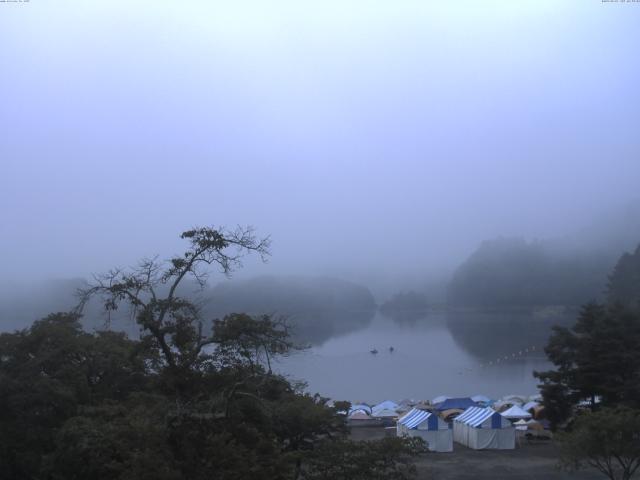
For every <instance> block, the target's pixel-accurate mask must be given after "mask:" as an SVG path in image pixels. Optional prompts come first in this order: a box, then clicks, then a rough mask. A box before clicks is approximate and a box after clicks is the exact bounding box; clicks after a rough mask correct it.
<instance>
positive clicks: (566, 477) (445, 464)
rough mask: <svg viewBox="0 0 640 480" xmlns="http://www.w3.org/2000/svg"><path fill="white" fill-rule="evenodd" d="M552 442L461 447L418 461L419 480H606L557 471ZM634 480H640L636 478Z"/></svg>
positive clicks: (369, 435)
mask: <svg viewBox="0 0 640 480" xmlns="http://www.w3.org/2000/svg"><path fill="white" fill-rule="evenodd" d="M385 435H388V436H390V435H393V436H395V429H387V430H385V429H382V428H353V429H352V430H351V438H352V439H353V440H373V439H377V438H383V437H384V436H385ZM557 465H558V451H557V448H556V446H555V445H554V444H553V442H551V441H548V442H546V441H542V442H540V441H538V442H534V443H531V444H527V443H523V444H522V445H521V446H518V447H516V449H515V450H472V449H470V448H467V447H464V446H462V445H460V444H458V443H454V444H453V452H451V453H428V454H425V455H422V456H420V457H419V458H418V460H417V461H416V466H417V468H418V479H420V480H427V479H428V480H506V479H515V480H577V479H580V480H583V479H584V480H603V479H605V477H603V475H602V474H601V473H599V472H597V471H596V470H583V471H580V472H575V473H568V472H564V471H562V470H560V469H559V468H558V466H557ZM634 478H639V479H640V476H636V477H634Z"/></svg>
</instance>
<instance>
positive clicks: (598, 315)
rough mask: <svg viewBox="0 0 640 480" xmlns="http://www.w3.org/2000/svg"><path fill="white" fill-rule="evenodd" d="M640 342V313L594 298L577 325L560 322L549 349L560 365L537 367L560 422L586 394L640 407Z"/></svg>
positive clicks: (605, 403) (588, 397)
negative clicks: (569, 325)
mask: <svg viewBox="0 0 640 480" xmlns="http://www.w3.org/2000/svg"><path fill="white" fill-rule="evenodd" d="M639 342H640V315H639V314H638V313H635V312H630V311H627V310H624V309H622V308H619V307H605V306H602V305H598V304H589V305H586V306H585V307H583V309H582V311H581V313H580V315H579V317H578V320H577V322H576V324H575V325H574V326H573V327H572V328H564V327H555V328H554V333H553V334H552V336H551V337H550V339H549V343H548V345H547V347H546V348H545V352H546V353H547V356H548V357H549V359H550V360H551V361H552V362H553V363H554V364H555V366H556V370H551V371H547V372H535V373H534V375H535V376H536V377H537V378H539V379H540V380H541V381H542V384H541V387H540V388H541V392H542V395H543V398H544V405H545V410H546V411H547V414H548V415H549V419H550V420H551V421H552V423H553V424H554V426H555V425H557V424H558V423H560V422H562V421H563V420H565V419H567V418H568V417H569V416H570V414H571V412H572V410H573V406H575V405H576V404H577V403H579V402H580V401H582V400H589V401H590V405H591V408H592V409H595V408H596V397H599V398H600V400H601V404H602V405H603V406H615V405H627V406H630V407H640V350H639V349H638V344H639Z"/></svg>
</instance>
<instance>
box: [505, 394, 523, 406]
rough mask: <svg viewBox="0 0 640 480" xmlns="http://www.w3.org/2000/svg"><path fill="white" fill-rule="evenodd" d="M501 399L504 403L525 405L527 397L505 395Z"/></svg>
mask: <svg viewBox="0 0 640 480" xmlns="http://www.w3.org/2000/svg"><path fill="white" fill-rule="evenodd" d="M500 400H501V401H502V403H510V404H511V405H516V404H518V405H523V404H525V403H526V402H527V397H526V396H524V395H505V396H504V397H502V398H501V399H500Z"/></svg>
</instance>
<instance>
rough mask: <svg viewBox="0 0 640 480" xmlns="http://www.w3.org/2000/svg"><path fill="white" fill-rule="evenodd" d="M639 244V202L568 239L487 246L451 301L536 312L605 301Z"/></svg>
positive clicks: (454, 287) (473, 258) (452, 286)
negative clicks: (619, 265)
mask: <svg viewBox="0 0 640 480" xmlns="http://www.w3.org/2000/svg"><path fill="white" fill-rule="evenodd" d="M638 243H640V202H634V203H632V204H629V205H626V206H625V207H624V208H621V209H619V210H617V211H614V212H611V213H610V214H608V215H605V216H603V217H601V218H600V219H598V220H597V221H594V222H593V223H592V224H591V225H590V226H588V227H586V228H583V229H581V230H579V231H578V232H576V233H573V234H570V235H566V236H564V237H559V238H552V239H547V240H535V241H527V240H525V239H523V238H497V239H492V240H487V241H484V242H482V244H480V246H479V247H478V248H477V249H476V250H475V251H474V252H473V253H472V254H471V255H470V256H469V258H467V259H466V260H465V261H464V262H463V263H462V264H461V265H460V266H459V267H458V268H457V269H456V271H455V272H454V274H453V277H452V279H451V281H450V283H449V287H448V301H449V304H450V305H452V306H465V307H472V306H478V307H535V306H543V305H580V304H583V303H585V302H588V301H591V300H601V299H602V298H603V294H604V290H605V288H606V284H607V278H608V274H609V273H610V272H611V269H612V268H613V266H614V265H615V263H616V261H617V260H618V258H619V257H620V256H621V255H622V254H623V253H624V252H625V251H629V250H633V249H634V248H635V246H636V245H638Z"/></svg>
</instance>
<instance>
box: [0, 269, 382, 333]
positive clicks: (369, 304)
mask: <svg viewBox="0 0 640 480" xmlns="http://www.w3.org/2000/svg"><path fill="white" fill-rule="evenodd" d="M83 285H84V280H82V279H67V280H50V281H47V282H40V283H38V284H35V285H31V286H29V287H21V288H20V289H19V290H17V289H16V291H15V292H14V291H13V289H9V288H8V287H7V288H6V289H5V291H4V293H3V294H2V295H1V296H0V322H1V323H0V331H13V330H16V329H22V328H25V327H27V326H29V325H30V324H31V323H32V322H33V321H35V320H38V319H40V318H43V317H45V316H46V315H48V314H49V313H52V312H59V311H70V310H72V309H73V308H74V307H75V306H76V304H77V301H78V300H77V298H76V297H75V292H76V290H77V289H78V288H79V287H81V286H83ZM18 291H19V294H18ZM179 293H180V295H182V296H184V297H186V298H190V299H193V300H194V301H196V302H197V303H198V304H200V305H201V307H202V317H203V318H204V319H205V320H207V321H208V320H212V319H213V318H220V317H223V316H224V315H226V314H228V313H232V312H236V313H239V312H246V313H249V314H252V315H261V314H274V315H276V316H283V317H287V318H288V319H289V322H290V323H291V324H292V325H294V327H295V331H294V334H295V335H296V337H297V338H298V339H299V340H302V341H304V342H311V343H320V342H322V341H324V340H326V339H328V338H329V337H331V336H334V335H336V334H340V333H346V332H350V331H353V330H357V329H359V328H362V327H364V326H366V325H367V324H368V323H369V322H370V321H371V319H372V318H373V315H374V313H375V310H376V308H377V306H376V304H375V301H374V298H373V296H372V294H371V292H370V291H369V290H368V289H367V288H366V287H364V286H361V285H358V284H356V283H353V282H348V281H345V280H340V279H337V278H329V277H302V276H295V277H292V276H291V277H290V276H286V277H277V276H269V277H257V278H252V279H249V280H244V281H237V280H230V281H222V282H220V283H218V284H217V285H215V286H213V287H211V288H208V289H206V290H204V291H200V290H199V288H198V286H197V285H196V284H187V285H185V286H184V287H183V288H181V289H180V292H179ZM82 323H83V325H84V326H85V328H87V329H89V330H94V329H103V328H105V326H106V325H107V317H106V316H105V315H104V314H103V313H102V312H101V308H100V304H99V302H98V301H97V300H94V301H92V302H90V303H89V304H88V305H87V306H86V307H85V310H84V312H83V319H82ZM109 326H110V328H112V329H113V330H118V331H125V332H127V334H129V335H130V336H132V337H134V338H135V337H136V336H137V332H138V326H137V325H136V322H135V319H133V318H132V317H131V314H130V312H129V311H125V310H118V311H116V312H113V314H112V316H111V321H110V324H109Z"/></svg>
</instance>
